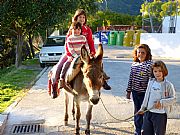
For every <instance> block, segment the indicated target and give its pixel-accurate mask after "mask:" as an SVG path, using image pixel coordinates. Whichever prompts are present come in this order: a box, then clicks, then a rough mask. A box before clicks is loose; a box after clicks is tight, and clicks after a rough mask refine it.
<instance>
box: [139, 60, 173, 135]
mask: <svg viewBox="0 0 180 135" xmlns="http://www.w3.org/2000/svg"><path fill="white" fill-rule="evenodd" d="M152 71H153V75H154V78H153V79H150V80H149V83H148V87H147V90H146V94H145V97H144V100H143V103H142V105H141V109H140V110H139V111H138V114H143V113H144V111H145V110H148V111H146V112H145V114H144V121H143V128H142V135H165V133H166V125H167V113H168V111H169V110H170V108H171V106H172V105H173V104H174V103H175V100H176V98H175V89H174V86H173V84H172V83H171V82H169V81H168V80H166V79H165V77H166V76H167V75H168V70H167V68H166V65H165V64H164V62H162V61H156V62H154V63H153V65H152Z"/></svg>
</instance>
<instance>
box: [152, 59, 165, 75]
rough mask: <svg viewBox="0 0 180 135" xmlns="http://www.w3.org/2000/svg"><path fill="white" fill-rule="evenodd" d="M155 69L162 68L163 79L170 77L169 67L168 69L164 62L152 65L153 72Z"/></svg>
mask: <svg viewBox="0 0 180 135" xmlns="http://www.w3.org/2000/svg"><path fill="white" fill-rule="evenodd" d="M154 67H160V68H161V70H162V73H163V77H166V76H167V75H168V70H167V67H166V65H165V63H164V62H163V61H161V60H159V61H155V62H154V63H153V64H152V71H153V69H154Z"/></svg>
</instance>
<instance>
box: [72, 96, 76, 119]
mask: <svg viewBox="0 0 180 135" xmlns="http://www.w3.org/2000/svg"><path fill="white" fill-rule="evenodd" d="M72 115H73V120H75V106H74V97H73V106H72Z"/></svg>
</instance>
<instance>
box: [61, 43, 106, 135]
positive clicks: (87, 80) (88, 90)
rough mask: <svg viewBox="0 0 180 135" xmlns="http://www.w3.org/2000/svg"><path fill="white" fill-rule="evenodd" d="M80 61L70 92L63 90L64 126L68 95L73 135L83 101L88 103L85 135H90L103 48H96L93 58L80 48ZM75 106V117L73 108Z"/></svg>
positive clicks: (99, 82)
mask: <svg viewBox="0 0 180 135" xmlns="http://www.w3.org/2000/svg"><path fill="white" fill-rule="evenodd" d="M80 59H81V61H82V66H81V68H80V72H79V73H78V74H77V75H76V77H75V78H74V79H73V80H72V81H71V87H72V91H69V90H68V92H67V91H66V88H64V89H65V118H64V121H65V125H67V124H68V102H69V97H68V93H69V92H70V93H71V94H73V95H74V96H73V109H72V113H73V118H74V120H75V134H77V135H79V134H80V133H79V131H80V127H79V121H80V117H81V111H80V102H81V101H85V102H88V110H87V113H86V122H87V124H86V130H85V134H86V135H90V121H91V118H92V108H93V105H96V104H98V102H99V99H100V90H101V87H102V85H103V69H102V68H103V67H102V59H103V47H102V44H100V45H99V46H98V50H97V53H96V55H95V57H93V58H91V57H90V56H89V54H88V52H87V50H86V48H85V46H83V47H82V48H81V56H80ZM74 106H76V117H74V115H75V108H74Z"/></svg>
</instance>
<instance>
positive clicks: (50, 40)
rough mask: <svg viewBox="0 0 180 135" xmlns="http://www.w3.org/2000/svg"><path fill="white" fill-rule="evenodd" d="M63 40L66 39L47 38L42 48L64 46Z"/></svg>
mask: <svg viewBox="0 0 180 135" xmlns="http://www.w3.org/2000/svg"><path fill="white" fill-rule="evenodd" d="M65 38H66V37H48V38H47V41H46V43H45V44H44V45H43V46H44V47H46V46H64V44H65Z"/></svg>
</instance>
